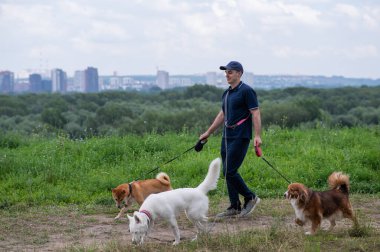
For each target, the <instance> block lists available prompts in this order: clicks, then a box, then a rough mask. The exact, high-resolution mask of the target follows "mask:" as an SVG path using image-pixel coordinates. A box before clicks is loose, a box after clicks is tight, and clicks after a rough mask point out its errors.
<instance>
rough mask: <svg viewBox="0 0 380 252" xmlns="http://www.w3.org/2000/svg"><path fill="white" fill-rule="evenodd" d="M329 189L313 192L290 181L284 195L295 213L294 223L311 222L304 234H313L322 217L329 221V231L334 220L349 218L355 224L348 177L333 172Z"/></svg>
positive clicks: (333, 224) (301, 224)
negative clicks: (349, 195) (349, 196)
mask: <svg viewBox="0 0 380 252" xmlns="http://www.w3.org/2000/svg"><path fill="white" fill-rule="evenodd" d="M328 184H329V187H330V190H328V191H323V192H315V191H312V190H311V189H309V188H307V187H306V186H305V185H303V184H300V183H292V184H290V185H289V186H288V190H287V191H286V192H285V194H284V196H285V197H286V198H287V199H289V201H290V203H291V205H292V206H293V208H294V211H295V214H296V220H295V222H296V224H298V225H300V226H303V225H304V224H306V223H307V222H311V230H310V231H308V232H306V233H305V234H307V235H309V234H314V233H315V232H316V230H317V229H318V228H319V227H320V225H321V222H322V219H327V220H329V221H330V227H329V231H330V230H332V229H333V228H334V227H335V225H336V223H335V220H339V219H341V218H342V217H343V218H349V219H351V220H352V221H353V222H354V224H355V225H357V220H356V217H355V215H354V212H353V209H352V206H351V203H350V201H349V198H348V194H349V189H350V185H349V177H348V176H347V175H345V174H343V173H342V172H333V173H332V174H331V175H330V176H329V178H328Z"/></svg>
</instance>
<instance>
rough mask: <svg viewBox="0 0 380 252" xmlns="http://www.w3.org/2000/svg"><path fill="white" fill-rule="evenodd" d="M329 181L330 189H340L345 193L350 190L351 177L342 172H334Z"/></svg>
mask: <svg viewBox="0 0 380 252" xmlns="http://www.w3.org/2000/svg"><path fill="white" fill-rule="evenodd" d="M328 183H329V186H330V189H336V190H339V191H341V192H342V193H344V194H348V193H349V191H350V179H349V177H348V175H346V174H343V173H342V172H333V173H332V174H331V175H330V176H329V178H328Z"/></svg>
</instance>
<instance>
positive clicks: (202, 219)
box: [128, 158, 221, 245]
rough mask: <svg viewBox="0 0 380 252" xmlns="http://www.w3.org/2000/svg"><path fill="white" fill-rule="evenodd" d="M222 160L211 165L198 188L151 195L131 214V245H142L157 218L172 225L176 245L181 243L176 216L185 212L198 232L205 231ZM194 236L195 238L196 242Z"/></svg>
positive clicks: (216, 160) (217, 160) (129, 217)
mask: <svg viewBox="0 0 380 252" xmlns="http://www.w3.org/2000/svg"><path fill="white" fill-rule="evenodd" d="M220 164H221V160H220V158H217V159H215V160H213V161H212V162H211V164H210V166H209V169H208V172H207V175H206V178H205V179H204V180H203V182H202V183H201V184H200V185H199V186H198V187H196V188H179V189H175V190H172V191H167V192H162V193H157V194H151V195H150V196H149V197H148V198H147V199H146V200H145V201H144V203H143V204H142V205H141V207H140V210H139V211H135V212H134V213H133V216H129V215H128V219H129V231H130V232H131V233H132V242H133V243H137V244H142V243H143V242H144V238H145V237H146V236H147V234H148V231H149V230H150V228H151V227H152V225H153V222H154V220H155V219H156V218H157V217H161V218H163V219H165V220H167V221H168V222H169V223H170V226H171V227H172V229H173V233H174V237H175V240H174V243H173V245H177V244H178V243H179V241H180V234H179V229H178V224H177V220H176V215H177V214H178V213H179V212H180V211H185V212H186V216H187V218H188V219H189V220H190V221H191V222H192V223H193V224H194V225H195V226H196V227H197V230H198V233H199V232H202V231H206V224H207V212H208V203H209V200H208V197H207V193H208V192H209V191H210V190H213V189H215V188H216V186H217V182H218V178H219V174H220ZM196 238H197V236H195V238H194V239H196Z"/></svg>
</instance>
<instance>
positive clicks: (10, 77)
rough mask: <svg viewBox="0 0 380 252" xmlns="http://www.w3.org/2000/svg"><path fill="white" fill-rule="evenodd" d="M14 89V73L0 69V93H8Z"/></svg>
mask: <svg viewBox="0 0 380 252" xmlns="http://www.w3.org/2000/svg"><path fill="white" fill-rule="evenodd" d="M13 91H14V74H13V73H12V72H10V71H0V93H4V94H8V93H12V92H13Z"/></svg>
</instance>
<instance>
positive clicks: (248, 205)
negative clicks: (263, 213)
mask: <svg viewBox="0 0 380 252" xmlns="http://www.w3.org/2000/svg"><path fill="white" fill-rule="evenodd" d="M259 203H260V198H259V197H257V196H256V197H255V198H254V199H251V200H249V201H247V202H245V203H244V207H243V209H242V210H241V212H240V214H239V217H245V216H248V215H249V214H251V213H252V212H253V210H255V207H256V206H257V205H258V204H259Z"/></svg>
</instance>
